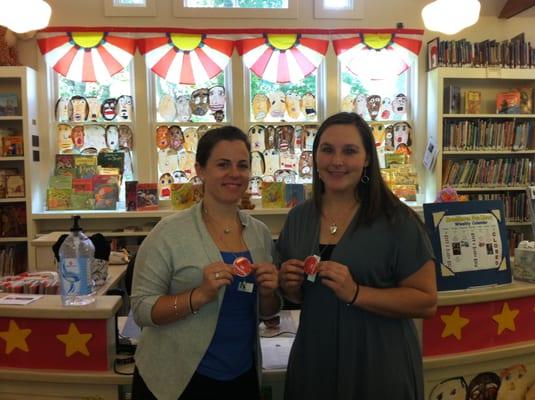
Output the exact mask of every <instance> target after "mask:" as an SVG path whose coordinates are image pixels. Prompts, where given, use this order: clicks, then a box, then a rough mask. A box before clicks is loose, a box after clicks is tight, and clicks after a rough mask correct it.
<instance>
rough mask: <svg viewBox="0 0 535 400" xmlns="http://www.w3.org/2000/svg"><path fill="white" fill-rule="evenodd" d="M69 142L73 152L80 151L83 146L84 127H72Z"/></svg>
mask: <svg viewBox="0 0 535 400" xmlns="http://www.w3.org/2000/svg"><path fill="white" fill-rule="evenodd" d="M71 140H72V144H73V148H74V150H78V151H80V150H82V148H83V147H84V144H85V140H84V127H83V126H80V125H77V126H74V127H73V128H72V130H71Z"/></svg>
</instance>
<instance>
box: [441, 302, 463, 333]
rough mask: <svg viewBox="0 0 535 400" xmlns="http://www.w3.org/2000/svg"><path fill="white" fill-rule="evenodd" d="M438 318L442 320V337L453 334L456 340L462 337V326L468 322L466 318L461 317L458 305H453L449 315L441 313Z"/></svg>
mask: <svg viewBox="0 0 535 400" xmlns="http://www.w3.org/2000/svg"><path fill="white" fill-rule="evenodd" d="M440 319H441V320H442V321H443V322H444V325H445V326H444V330H443V331H442V338H447V337H448V336H452V335H453V336H455V337H456V338H457V340H461V338H462V337H463V335H462V330H463V328H464V327H465V326H466V325H468V324H469V323H470V320H469V319H468V318H463V317H461V315H460V313H459V307H455V309H454V310H453V312H452V313H451V314H450V315H441V316H440Z"/></svg>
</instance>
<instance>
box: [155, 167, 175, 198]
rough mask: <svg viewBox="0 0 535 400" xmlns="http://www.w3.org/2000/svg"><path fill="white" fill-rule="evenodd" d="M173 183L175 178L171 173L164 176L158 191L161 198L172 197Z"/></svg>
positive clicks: (159, 181)
mask: <svg viewBox="0 0 535 400" xmlns="http://www.w3.org/2000/svg"><path fill="white" fill-rule="evenodd" d="M172 183H173V177H172V175H171V174H169V173H165V174H162V175H161V176H160V179H158V191H159V192H160V197H164V198H165V197H169V196H171V184H172Z"/></svg>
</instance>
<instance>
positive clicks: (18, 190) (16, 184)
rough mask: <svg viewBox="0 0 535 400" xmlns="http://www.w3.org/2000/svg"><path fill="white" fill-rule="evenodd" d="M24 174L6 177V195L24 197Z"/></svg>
mask: <svg viewBox="0 0 535 400" xmlns="http://www.w3.org/2000/svg"><path fill="white" fill-rule="evenodd" d="M24 193H25V191H24V176H23V175H9V176H7V177H6V197H24V196H25V194H24Z"/></svg>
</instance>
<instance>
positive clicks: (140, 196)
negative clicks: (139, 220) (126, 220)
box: [137, 183, 159, 211]
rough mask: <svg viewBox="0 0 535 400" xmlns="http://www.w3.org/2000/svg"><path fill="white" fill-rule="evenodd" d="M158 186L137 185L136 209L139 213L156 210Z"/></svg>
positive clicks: (148, 184) (151, 184)
mask: <svg viewBox="0 0 535 400" xmlns="http://www.w3.org/2000/svg"><path fill="white" fill-rule="evenodd" d="M158 208H159V206H158V184H157V183H138V184H137V209H138V210H140V211H148V210H158Z"/></svg>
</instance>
